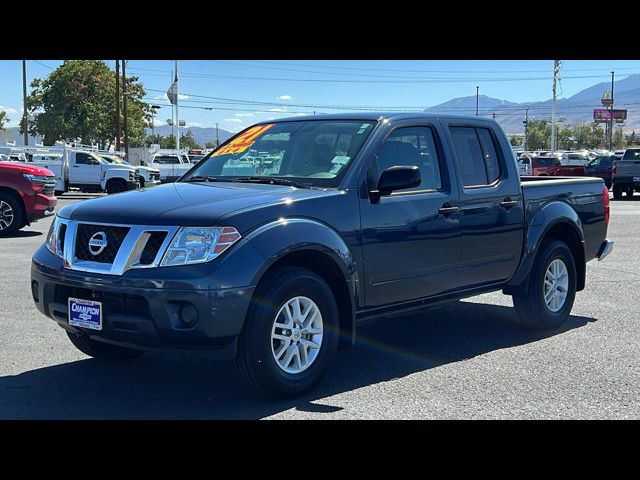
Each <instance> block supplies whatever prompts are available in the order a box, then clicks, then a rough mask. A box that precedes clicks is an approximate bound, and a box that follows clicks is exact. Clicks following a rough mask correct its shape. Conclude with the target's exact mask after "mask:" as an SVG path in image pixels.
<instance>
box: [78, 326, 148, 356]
mask: <svg viewBox="0 0 640 480" xmlns="http://www.w3.org/2000/svg"><path fill="white" fill-rule="evenodd" d="M67 336H68V337H69V340H71V343H73V345H74V346H75V347H76V348H77V349H78V350H80V351H81V352H82V353H84V354H85V355H89V356H90V357H93V358H98V359H100V360H126V359H132V358H137V357H139V356H140V355H142V354H143V353H144V351H143V350H134V349H133V348H126V347H119V346H117V345H111V344H108V343H103V342H98V341H97V340H93V339H92V338H89V336H88V335H83V334H82V333H72V332H67Z"/></svg>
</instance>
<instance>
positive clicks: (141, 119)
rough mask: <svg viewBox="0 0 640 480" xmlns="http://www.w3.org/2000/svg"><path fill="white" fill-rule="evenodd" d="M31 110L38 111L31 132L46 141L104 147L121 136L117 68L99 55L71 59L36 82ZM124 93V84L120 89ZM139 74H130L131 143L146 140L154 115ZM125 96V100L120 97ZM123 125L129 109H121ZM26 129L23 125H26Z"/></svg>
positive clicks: (28, 102)
mask: <svg viewBox="0 0 640 480" xmlns="http://www.w3.org/2000/svg"><path fill="white" fill-rule="evenodd" d="M31 87H32V91H31V94H30V95H29V96H28V97H27V110H28V112H29V113H32V114H33V116H34V119H33V120H30V121H29V126H28V129H29V133H31V134H32V135H42V137H43V138H44V142H45V144H49V145H51V144H53V143H54V142H55V141H56V140H65V141H71V140H75V139H80V140H81V141H82V142H83V143H97V144H98V145H100V146H102V147H104V146H106V145H110V144H111V143H113V141H114V138H115V135H116V98H115V97H116V95H115V73H114V71H113V70H111V69H110V68H109V67H108V66H107V65H106V64H105V63H104V62H102V61H98V60H66V61H65V62H64V63H63V64H62V65H60V66H59V67H58V68H57V69H56V70H54V71H53V72H51V73H50V74H49V76H48V77H46V78H36V79H35V80H33V82H31ZM120 92H121V93H120V95H121V96H122V88H121V89H120ZM144 95H145V91H144V88H143V86H142V84H141V83H140V82H138V78H137V77H133V76H132V77H128V78H127V120H128V130H129V141H130V144H137V143H141V142H142V141H143V139H144V137H145V128H146V127H147V125H148V124H149V121H150V119H151V108H150V106H149V104H147V103H146V102H144V101H143V100H142V98H143V97H144ZM121 101H122V100H121ZM120 116H121V124H124V109H123V108H121V110H120ZM21 131H22V127H21Z"/></svg>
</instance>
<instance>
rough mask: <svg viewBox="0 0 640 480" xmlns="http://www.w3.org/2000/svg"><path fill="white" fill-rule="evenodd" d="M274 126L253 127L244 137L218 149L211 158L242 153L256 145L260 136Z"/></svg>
mask: <svg viewBox="0 0 640 480" xmlns="http://www.w3.org/2000/svg"><path fill="white" fill-rule="evenodd" d="M274 125H275V124H274V123H269V124H267V125H256V126H255V127H251V128H250V129H249V130H247V131H246V132H244V133H243V134H242V135H239V136H237V137H236V138H234V139H233V140H232V141H231V142H229V143H228V144H226V145H225V146H224V147H222V148H220V149H218V150H217V151H216V152H214V154H213V155H211V156H212V157H217V156H219V155H229V154H233V153H242V152H244V151H245V150H246V149H247V148H249V147H250V146H251V145H253V144H254V143H255V140H256V138H257V137H258V136H260V135H262V134H263V133H264V132H266V131H267V130H269V129H270V128H271V127H273V126H274Z"/></svg>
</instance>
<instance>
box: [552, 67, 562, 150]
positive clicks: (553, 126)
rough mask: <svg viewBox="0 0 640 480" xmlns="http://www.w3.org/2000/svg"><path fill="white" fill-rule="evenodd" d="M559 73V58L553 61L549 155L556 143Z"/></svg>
mask: <svg viewBox="0 0 640 480" xmlns="http://www.w3.org/2000/svg"><path fill="white" fill-rule="evenodd" d="M559 73H560V60H554V61H553V99H552V100H551V156H553V154H554V152H555V144H556V82H557V81H558V74H559Z"/></svg>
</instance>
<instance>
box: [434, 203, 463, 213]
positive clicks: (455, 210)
mask: <svg viewBox="0 0 640 480" xmlns="http://www.w3.org/2000/svg"><path fill="white" fill-rule="evenodd" d="M459 211H460V207H453V206H451V204H449V203H445V204H444V205H442V207H440V208H439V209H438V213H439V214H441V215H451V214H452V213H458V212H459Z"/></svg>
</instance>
